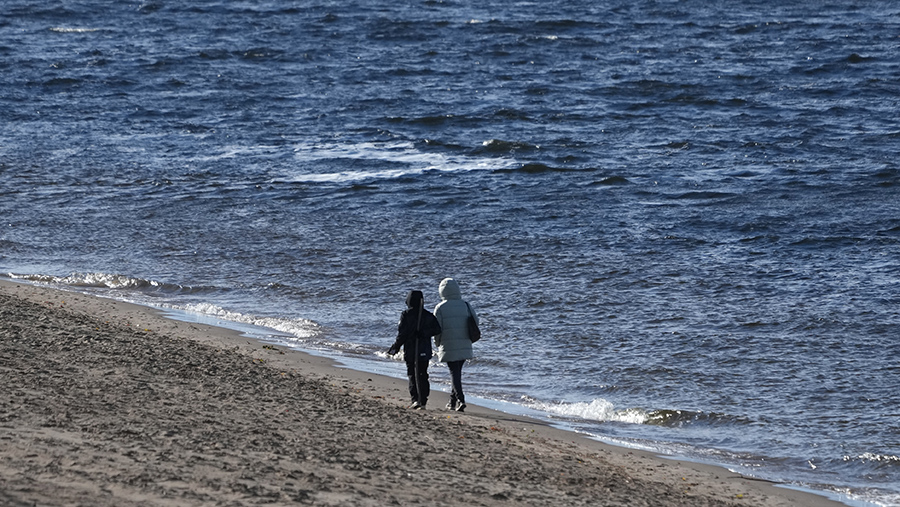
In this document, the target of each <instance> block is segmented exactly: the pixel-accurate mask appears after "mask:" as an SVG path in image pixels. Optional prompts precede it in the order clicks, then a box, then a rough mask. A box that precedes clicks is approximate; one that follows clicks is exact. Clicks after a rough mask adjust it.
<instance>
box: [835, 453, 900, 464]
mask: <svg viewBox="0 0 900 507" xmlns="http://www.w3.org/2000/svg"><path fill="white" fill-rule="evenodd" d="M844 461H846V462H851V461H858V462H861V463H870V464H874V465H876V466H878V467H882V466H885V467H896V466H900V456H894V455H892V454H875V453H871V452H866V453H863V454H860V455H859V456H855V457H854V456H844Z"/></svg>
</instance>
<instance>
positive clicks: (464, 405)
mask: <svg viewBox="0 0 900 507" xmlns="http://www.w3.org/2000/svg"><path fill="white" fill-rule="evenodd" d="M456 411H457V412H465V411H466V404H465V403H460V404H459V406H458V407H456Z"/></svg>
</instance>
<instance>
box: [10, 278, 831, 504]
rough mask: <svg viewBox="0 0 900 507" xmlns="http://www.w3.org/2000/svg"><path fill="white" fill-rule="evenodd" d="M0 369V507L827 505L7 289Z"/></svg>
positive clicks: (136, 312)
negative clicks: (417, 405)
mask: <svg viewBox="0 0 900 507" xmlns="http://www.w3.org/2000/svg"><path fill="white" fill-rule="evenodd" d="M389 339H390V337H386V342H385V343H388V340H389ZM0 370H2V375H0V383H2V385H0V505H4V506H32V505H38V506H194V505H197V506H199V505H236V506H239V505H353V506H360V505H372V506H382V505H483V506H501V505H502V506H514V505H535V506H548V505H561V506H562V505H566V506H568V505H629V506H631V505H648V506H651V505H652V506H673V505H691V506H704V505H709V506H713V505H715V506H719V505H722V506H725V505H742V506H748V505H754V506H788V505H799V506H811V505H841V504H839V503H836V502H832V501H830V500H828V499H826V498H825V497H822V496H818V495H813V494H809V493H805V492H802V491H797V490H793V489H787V488H780V487H776V486H775V485H773V484H771V483H768V482H765V481H759V480H753V479H748V478H744V477H741V476H739V475H737V474H735V473H732V472H729V471H727V470H725V469H722V468H717V467H713V466H705V465H700V464H695V463H689V462H681V461H677V460H670V459H665V458H661V457H658V456H655V455H653V454H651V453H645V452H641V451H635V450H629V449H624V448H618V447H613V446H608V445H605V444H602V443H600V442H596V441H594V440H590V439H587V438H584V437H582V436H580V435H577V434H574V433H569V432H565V431H561V430H557V429H554V428H552V427H549V426H547V425H545V424H543V423H541V422H539V421H535V420H530V419H527V418H522V417H515V416H511V415H508V414H503V413H500V412H495V411H491V410H488V409H486V408H484V407H478V406H474V405H471V404H470V405H469V409H468V410H467V412H466V413H465V414H459V413H456V412H449V411H446V410H444V409H443V408H442V407H443V406H444V404H445V403H446V401H447V396H448V395H447V394H446V393H441V392H435V393H434V394H433V396H432V400H431V401H430V403H429V410H426V411H411V410H407V409H406V408H405V407H406V404H407V395H406V393H405V389H406V387H405V381H404V380H400V379H393V378H387V377H380V376H376V375H372V374H369V373H363V372H356V371H353V370H348V369H345V368H336V367H335V366H334V365H333V364H332V363H331V362H330V361H329V360H327V359H324V358H321V357H316V356H311V355H308V354H305V353H302V352H298V351H293V350H290V349H284V348H281V347H272V346H270V345H265V344H263V343H260V342H256V341H254V340H252V339H249V338H246V337H243V336H240V335H239V334H238V333H236V332H233V331H230V330H228V329H224V328H218V327H212V326H207V325H202V324H196V323H187V322H181V321H175V320H171V319H167V318H165V317H163V316H162V315H161V314H160V313H159V312H157V311H156V310H154V309H152V308H147V307H142V306H136V305H131V304H128V303H123V302H118V301H113V300H109V299H104V298H98V297H92V296H86V295H81V294H77V293H72V292H66V291H58V290H52V289H47V288H43V287H36V286H31V285H21V284H17V283H13V282H10V281H0Z"/></svg>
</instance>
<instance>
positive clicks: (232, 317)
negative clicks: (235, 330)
mask: <svg viewBox="0 0 900 507" xmlns="http://www.w3.org/2000/svg"><path fill="white" fill-rule="evenodd" d="M171 308H173V309H176V310H182V311H187V312H192V313H197V314H201V315H206V316H212V317H216V318H218V319H222V320H227V321H231V322H236V323H240V324H249V325H251V326H255V327H261V328H267V329H274V330H275V331H280V332H282V333H286V334H288V335H290V336H293V337H296V338H299V339H301V340H302V339H308V338H312V337H314V336H316V334H318V327H319V326H318V324H316V323H315V322H313V321H311V320H307V319H282V318H277V317H254V316H251V315H245V314H242V313H238V312H232V311H229V310H226V309H224V308H222V307H220V306H216V305H213V304H210V303H193V304H188V305H184V306H172V307H171Z"/></svg>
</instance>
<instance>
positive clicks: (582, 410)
mask: <svg viewBox="0 0 900 507" xmlns="http://www.w3.org/2000/svg"><path fill="white" fill-rule="evenodd" d="M530 405H531V406H532V408H534V409H537V410H541V411H543V412H548V413H551V414H556V415H561V416H564V417H571V418H578V419H585V420H589V421H616V422H623V423H630V424H644V423H646V422H647V420H648V419H649V416H648V415H647V412H645V411H644V410H641V409H636V408H630V409H625V410H617V409H616V407H615V405H613V404H612V403H610V402H609V401H607V400H604V399H602V398H598V399H595V400H592V401H590V402H576V403H565V402H561V403H545V402H539V401H533V402H531V403H530Z"/></svg>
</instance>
